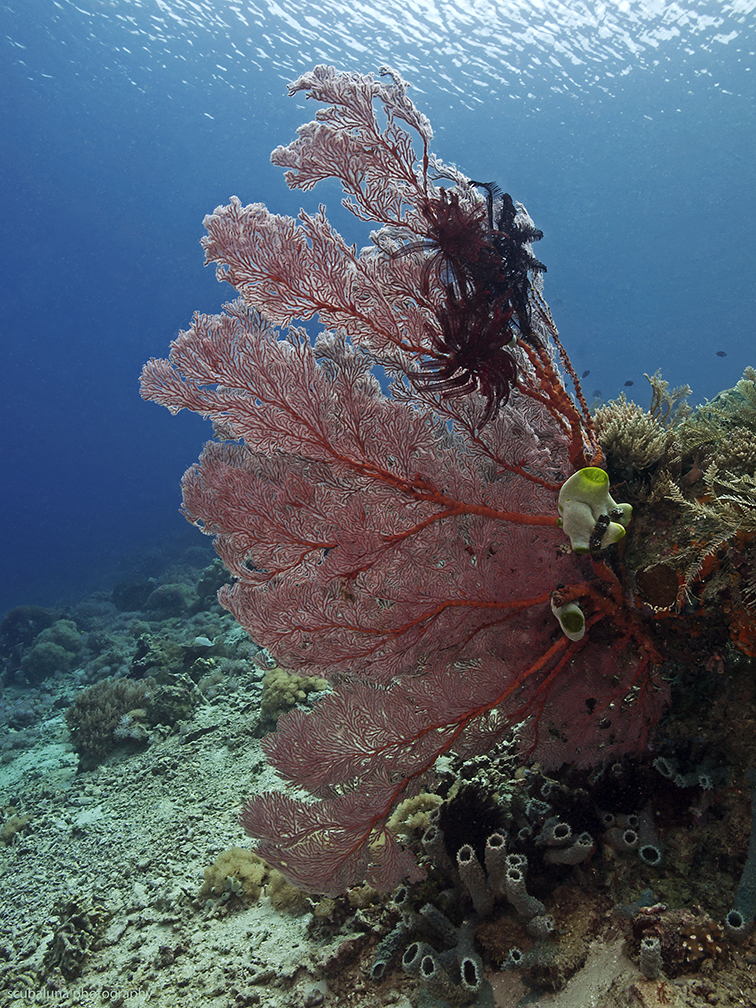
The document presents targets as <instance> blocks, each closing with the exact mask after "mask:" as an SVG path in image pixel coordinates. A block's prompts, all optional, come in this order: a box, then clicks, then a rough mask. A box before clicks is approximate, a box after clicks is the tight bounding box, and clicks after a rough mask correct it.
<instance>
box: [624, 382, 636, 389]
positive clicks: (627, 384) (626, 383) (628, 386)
mask: <svg viewBox="0 0 756 1008" xmlns="http://www.w3.org/2000/svg"><path fill="white" fill-rule="evenodd" d="M631 385H635V382H631V381H626V382H625V388H630V386H631Z"/></svg>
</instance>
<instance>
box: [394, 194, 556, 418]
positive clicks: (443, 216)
mask: <svg viewBox="0 0 756 1008" xmlns="http://www.w3.org/2000/svg"><path fill="white" fill-rule="evenodd" d="M474 185H479V186H481V188H484V189H485V190H486V193H487V203H488V213H487V214H486V211H485V208H484V207H483V206H482V205H481V204H478V205H477V206H472V207H470V206H469V205H468V206H465V205H463V204H462V203H461V202H460V199H459V196H458V194H457V193H455V192H451V191H447V190H445V189H441V191H440V195H439V196H437V197H433V198H429V199H428V200H427V202H426V205H425V207H424V214H425V217H426V220H427V221H428V234H427V239H426V240H425V241H423V242H420V243H418V244H415V245H411V246H407V247H406V248H404V249H402V250H401V253H399V254H402V255H407V254H411V253H415V252H419V251H422V252H425V253H427V259H426V263H425V270H424V277H425V284H426V288H427V289H429V288H430V286H431V279H432V278H435V279H436V280H437V281H438V282H440V284H441V286H442V288H443V290H444V294H445V298H444V303H443V306H442V308H441V310H440V311H439V312H438V315H437V318H438V323H439V327H440V331H439V329H436V328H434V329H433V332H432V346H433V350H432V354H431V356H429V357H428V358H426V359H425V360H424V361H423V363H422V370H423V373H422V374H420V375H418V376H417V377H416V378H415V384H416V385H417V386H418V387H421V388H428V389H431V390H432V391H434V392H438V393H440V394H441V395H442V396H443V397H444V398H450V397H453V396H461V395H468V394H469V393H470V392H473V391H475V390H476V389H477V390H478V391H479V392H480V393H481V395H483V396H484V397H485V399H486V407H485V410H484V411H483V415H482V417H481V419H480V421H479V423H480V426H483V425H484V424H486V423H487V422H488V421H489V420H490V419H491V418H492V417H494V416H495V415H496V413H497V412H498V410H499V408H500V407H501V406H502V405H504V404H505V403H506V401H507V399H508V398H509V393H510V391H511V389H512V386H513V385H515V384H516V382H517V364H516V361H515V359H514V357H513V355H512V354H511V353H510V352H509V351H508V350H507V349H506V348H507V345H508V344H512V343H513V342H514V340H516V339H517V337H520V338H522V339H524V340H525V341H526V342H528V343H530V344H531V345H533V346H537V345H538V342H539V341H538V337H537V336H536V334H535V333H534V332H533V328H532V325H531V318H530V284H531V282H530V276H531V275H532V274H534V273H541V272H543V271H544V270H545V269H546V267H545V266H544V265H543V264H542V263H540V262H539V261H538V260H537V259H536V258H535V257H534V256H533V254H532V252H531V251H530V244H531V242H534V241H538V240H539V239H540V238H542V237H543V233H542V232H541V231H538V230H537V229H536V228H534V227H533V225H532V223H531V222H530V220H529V218H527V217H526V216H525V215H524V214H519V213H518V210H517V207H516V206H515V204H514V202H513V200H512V197H511V196H510V195H509V194H508V193H502V192H501V191H500V189H499V188H498V186H496V185H495V183H492V182H484V183H477V182H476V183H474Z"/></svg>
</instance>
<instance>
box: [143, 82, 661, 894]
mask: <svg viewBox="0 0 756 1008" xmlns="http://www.w3.org/2000/svg"><path fill="white" fill-rule="evenodd" d="M300 89H306V90H307V91H308V92H309V94H310V96H311V97H314V98H316V99H319V100H322V101H328V102H330V103H331V105H330V107H329V108H327V109H325V110H324V111H322V112H321V113H319V114H318V120H317V122H316V123H311V124H309V126H307V127H303V129H302V130H300V131H299V137H298V139H297V140H296V141H295V142H294V144H292V145H291V146H290V147H288V148H278V149H277V150H276V151H275V152H274V155H273V159H274V161H276V163H278V164H281V165H283V166H285V167H287V168H288V172H287V179H288V181H289V184H290V185H292V186H299V187H300V188H303V189H307V188H310V187H311V186H312V185H314V184H315V183H316V182H317V181H319V180H320V179H321V178H324V177H326V176H327V175H333V176H336V177H337V178H339V179H340V180H341V182H342V184H343V186H344V189H345V191H346V193H347V199H346V201H345V205H346V206H347V207H348V208H349V209H351V210H352V211H353V213H354V214H355V215H356V216H357V217H359V218H360V219H361V220H371V221H373V222H375V223H376V224H377V225H378V227H379V229H378V230H377V231H375V232H374V233H373V235H372V244H371V245H370V246H368V247H367V248H365V249H363V250H362V251H360V252H357V250H356V249H355V248H354V247H352V246H349V245H347V244H346V243H345V242H344V240H343V239H342V238H341V237H340V236H339V235H338V234H337V233H336V232H335V231H334V230H333V229H332V228H331V226H330V225H329V223H328V221H327V219H326V217H325V214H324V212H323V210H322V208H321V210H320V211H319V212H318V213H317V214H316V215H315V216H310V215H307V214H305V213H302V214H300V218H299V222H297V221H295V220H293V219H292V218H288V217H279V216H276V215H274V214H271V213H270V212H269V211H268V210H267V209H266V208H265V207H263V206H262V205H261V204H253V205H251V206H248V207H243V206H242V204H241V203H240V201H239V200H236V199H233V200H232V201H231V203H230V204H229V206H227V207H222V208H218V209H217V210H216V211H215V212H214V214H212V215H211V216H210V217H209V218H207V219H206V222H205V223H206V227H207V229H208V237H207V238H206V239H205V241H204V245H205V250H206V255H207V259H208V261H210V262H214V263H216V264H217V266H218V273H219V276H220V278H221V279H224V280H227V281H228V282H230V283H231V284H233V286H234V287H235V288H236V289H237V291H238V293H239V295H240V296H239V299H238V300H236V301H234V302H233V303H231V304H228V305H226V306H225V308H224V311H223V312H222V313H221V314H218V315H200V314H198V315H196V316H195V317H194V320H193V324H192V326H191V328H190V329H189V330H187V331H186V332H182V333H181V334H180V335H179V337H178V339H176V340H175V341H174V343H173V344H172V347H171V354H170V358H169V359H168V360H152V361H150V362H149V363H148V364H147V365H146V366H145V369H144V372H143V376H142V391H143V395H144V396H145V398H148V399H152V400H154V401H156V402H159V403H162V404H163V405H165V406H167V407H168V408H169V409H170V410H171V411H173V412H177V411H178V410H180V409H183V408H187V409H191V410H194V411H196V412H198V413H200V414H201V415H202V416H205V417H208V418H210V419H211V420H212V421H213V423H214V425H215V429H216V434H217V438H218V439H217V440H216V441H213V442H210V443H209V444H207V445H206V446H205V449H204V451H203V453H202V456H201V458H200V460H199V462H198V463H197V464H196V465H194V466H192V467H191V469H189V471H188V472H187V473H186V475H185V476H184V480H183V491H184V509H185V513H186V515H187V517H188V518H189V520H190V521H192V522H193V523H195V524H197V525H198V526H199V527H200V528H202V529H203V531H204V532H205V533H207V534H209V535H212V536H214V537H215V544H216V548H217V550H218V553H219V555H220V556H221V557H222V559H223V561H224V563H225V565H226V566H227V567H228V569H229V571H230V572H231V573H232V574H233V576H234V583H233V585H232V586H230V587H227V588H224V589H222V591H221V593H220V600H221V602H222V603H223V605H225V606H226V607H227V608H228V609H230V610H231V612H233V613H234V615H235V616H236V618H237V620H238V621H239V623H240V624H241V625H242V626H243V627H244V628H245V629H246V630H247V631H248V632H249V633H250V635H251V636H252V637H253V639H254V640H255V641H257V642H258V643H260V644H262V645H264V646H265V647H267V648H268V649H269V651H270V652H271V653H272V654H274V655H275V656H276V658H277V660H278V661H279V662H280V663H281V664H283V665H284V666H286V667H289V668H292V669H296V670H298V671H301V672H302V673H306V674H318V675H325V676H328V677H329V678H330V679H331V681H332V684H333V688H332V691H331V692H330V693H328V694H326V695H325V696H324V697H322V699H320V700H319V701H318V702H316V703H315V705H314V707H313V709H312V710H311V711H309V712H307V713H306V712H304V711H299V710H295V711H293V712H291V713H289V714H287V715H285V716H284V717H283V718H281V719H280V721H279V725H278V731H277V732H276V733H274V734H273V735H271V736H268V738H267V739H265V740H264V742H263V746H264V749H265V751H266V753H267V755H268V758H269V759H270V761H271V763H272V764H273V765H274V766H275V767H276V768H277V770H278V772H279V773H280V774H281V776H282V777H284V778H285V779H286V780H288V781H290V782H291V783H292V784H295V785H297V786H298V788H299V789H300V793H299V796H298V797H295V796H294V795H282V794H276V793H272V794H267V795H263V796H257V797H254V798H252V799H251V800H250V802H249V803H248V804H247V805H246V806H245V810H244V813H243V817H242V821H243V824H244V826H245V828H246V829H247V831H248V832H249V833H250V834H251V835H252V836H253V837H255V838H256V839H257V841H258V850H259V852H260V853H261V854H262V856H263V857H265V858H266V860H268V861H269V862H270V863H271V864H274V865H276V866H277V867H279V868H280V869H281V871H282V872H283V873H284V875H285V876H286V877H287V878H289V880H290V881H292V882H294V883H295V884H296V885H298V886H300V887H301V888H304V889H307V890H310V891H313V892H322V893H332V894H333V893H339V892H342V891H343V890H344V889H345V888H347V887H348V886H350V885H353V884H356V883H358V882H360V881H362V880H363V879H364V878H367V879H368V880H369V881H370V882H371V883H372V884H373V885H375V886H376V887H378V888H381V889H390V888H392V887H393V886H394V885H396V884H397V883H398V882H399V881H400V880H401V879H402V878H403V877H408V878H410V879H413V878H417V877H418V872H419V869H418V867H417V865H416V863H415V861H414V859H413V856H412V853H411V852H410V851H409V850H406V849H404V848H403V847H402V846H401V845H400V844H399V843H398V842H397V840H396V838H395V837H393V835H392V834H391V833H390V831H389V830H388V828H387V825H386V823H387V820H388V817H389V815H390V813H391V810H392V809H393V808H394V807H395V805H396V804H397V803H398V802H399V801H400V800H402V799H403V798H405V797H407V796H408V795H410V794H413V793H416V792H417V791H418V790H419V789H420V788H421V787H423V786H427V785H428V783H429V781H430V780H431V779H432V771H433V767H434V764H435V763H436V760H437V759H438V757H439V756H440V755H442V754H443V753H444V752H449V751H454V752H456V753H457V754H458V755H459V756H461V757H462V758H466V757H469V756H472V755H474V754H477V753H481V752H485V751H486V750H487V749H488V748H490V747H491V746H492V745H493V744H494V743H495V742H497V741H498V740H499V739H501V738H502V737H503V736H504V735H505V733H509V732H511V731H512V730H513V729H515V728H516V729H517V731H518V733H519V736H520V738H521V742H522V746H523V751H524V752H532V753H535V754H537V755H538V757H539V758H540V759H541V760H542V761H543V762H544V763H546V764H548V765H550V766H554V765H557V764H558V763H560V762H562V761H564V760H570V761H573V762H576V763H578V764H581V765H590V764H592V763H595V762H597V761H598V760H600V759H602V758H604V757H606V756H607V755H609V754H611V753H616V752H622V751H628V750H632V749H634V748H637V747H638V746H639V745H641V744H642V742H643V739H644V737H645V735H646V733H647V731H648V730H649V728H650V726H651V725H652V724H653V723H654V721H655V719H656V718H657V717H658V716H659V712H660V710H661V708H662V706H663V703H664V700H665V692H664V689H663V687H662V686H661V685H660V683H658V682H657V680H656V676H655V671H654V669H655V664H656V661H657V658H656V655H655V652H654V650H653V648H652V646H651V645H650V644H649V642H648V641H647V640H646V638H645V636H644V635H643V633H642V632H641V630H640V628H639V626H638V625H637V624H636V622H635V621H634V620H633V618H632V617H631V615H630V614H628V613H627V611H626V610H625V607H624V603H623V598H622V591H621V588H620V585H619V582H618V580H617V578H616V576H615V575H614V574H613V572H612V571H611V569H610V568H609V566H608V565H607V564H606V563H605V562H603V561H602V560H595V561H594V560H593V559H591V558H590V557H582V558H579V557H576V556H575V555H574V554H573V553H571V552H569V550H567V549H565V543H566V540H565V537H564V536H563V534H562V532H561V531H560V529H559V528H558V519H557V508H556V498H557V494H558V491H559V487H560V485H561V483H562V482H563V481H564V480H565V479H566V478H567V477H568V476H569V475H570V474H571V473H572V472H573V471H574V469H575V468H576V467H580V466H582V465H586V464H589V463H591V462H593V461H596V460H597V459H598V458H599V456H598V454H597V448H596V441H595V436H594V434H593V430H592V426H591V423H590V418H589V417H588V414H587V410H586V409H585V404H584V402H583V401H582V398H581V397H580V395H579V392H578V394H577V398H576V400H573V399H572V398H571V397H570V396H569V395H568V393H567V391H566V389H565V387H564V384H563V381H562V378H561V373H560V370H559V367H558V364H557V361H558V360H559V359H561V360H562V363H563V364H564V365H565V367H568V362H567V361H566V355H564V352H563V350H562V349H561V345H560V344H559V340H558V336H557V333H556V330H555V328H554V327H553V322H552V321H551V316H550V314H549V312H548V308H547V307H546V305H545V302H544V301H543V299H542V296H541V294H540V289H539V288H538V287H537V285H534V286H533V288H532V290H531V302H530V305H529V311H530V318H531V324H532V326H533V331H534V338H533V341H532V343H531V344H530V345H528V344H526V343H523V342H521V343H520V344H519V345H517V346H513V347H511V348H510V349H509V350H508V351H507V352H508V353H511V355H512V359H513V361H514V362H515V366H516V371H517V375H518V378H517V384H516V386H515V387H513V388H512V389H511V390H510V392H509V397H508V401H507V402H506V405H504V404H503V401H502V402H501V403H500V404H497V406H499V405H500V408H498V409H496V410H492V408H491V402H490V399H487V397H486V395H485V394H481V393H480V392H479V391H477V390H476V389H475V388H474V387H473V386H472V385H470V387H467V386H465V394H464V395H455V396H451V397H449V396H447V395H445V394H444V390H443V389H438V388H437V389H434V388H433V386H432V384H431V385H428V384H427V383H423V382H419V381H417V376H418V375H419V374H420V373H421V370H422V367H421V365H422V362H423V361H424V360H426V359H427V357H428V355H432V353H433V347H434V341H435V340H436V337H437V336H438V334H439V333H441V331H442V319H443V317H444V312H445V311H447V310H448V304H449V297H450V289H449V286H450V285H449V283H448V282H446V281H445V279H444V270H443V268H442V266H441V265H440V264H439V262H438V255H437V252H436V251H434V250H433V249H432V248H430V247H429V246H428V242H429V238H431V237H432V235H430V232H429V227H428V217H427V214H426V213H424V212H423V211H424V208H426V207H427V200H428V199H429V198H430V196H432V195H435V196H437V195H438V193H439V192H440V190H439V189H438V188H436V186H435V181H438V177H437V176H441V175H443V176H444V177H446V178H450V179H452V180H453V181H454V182H455V190H454V191H455V200H456V202H457V204H458V205H459V206H461V207H464V208H467V209H469V208H471V207H474V206H476V205H477V204H478V203H480V202H481V199H482V198H481V197H480V196H479V195H478V194H477V193H476V191H475V189H474V187H473V186H472V185H471V184H470V183H469V182H468V181H467V180H466V179H464V177H463V176H461V175H460V173H459V172H457V171H456V170H455V169H451V168H444V167H443V166H440V165H439V163H438V162H437V161H435V160H434V159H433V157H432V155H431V154H430V152H429V149H428V144H429V141H430V138H431V132H430V127H429V125H428V123H427V120H426V119H425V117H424V116H422V115H421V113H419V112H417V110H416V109H415V108H414V106H413V105H412V104H411V102H409V100H408V98H407V95H406V85H404V83H403V82H402V81H401V80H400V79H399V78H398V76H397V75H395V74H393V73H390V74H389V79H388V82H379V81H376V80H375V79H374V78H373V77H372V76H371V75H360V74H341V73H338V72H337V71H335V70H333V69H332V68H327V67H318V68H316V69H315V70H314V71H312V73H310V74H307V75H305V76H304V77H302V78H301V79H300V80H299V81H297V82H296V83H295V84H293V85H292V88H291V90H292V91H297V90H300ZM376 102H378V103H379V104H380V106H381V108H382V110H383V112H384V114H385V122H386V125H385V126H383V127H380V126H379V124H378V120H377V117H376V113H375V109H374V106H375V103H376ZM405 126H408V127H410V128H411V129H412V130H413V131H414V133H415V135H416V137H417V138H418V139H419V141H420V146H421V151H420V153H419V155H417V156H416V154H415V151H414V149H413V145H412V136H411V134H410V133H408V132H407V130H406V129H405ZM432 178H434V180H432ZM484 217H485V215H484V214H481V213H469V214H468V218H469V220H470V222H471V225H470V226H474V227H480V228H484V227H485V223H484ZM484 240H486V239H485V235H484V234H482V233H481V234H480V235H478V236H477V238H476V241H478V242H480V241H484ZM408 248H409V249H410V251H409V252H405V253H402V254H396V253H397V251H400V252H401V250H402V249H405V250H406V249H408ZM432 256H435V257H436V261H435V263H434V266H433V268H432V269H428V268H426V266H427V261H428V259H429V257H432ZM471 275H473V274H472V273H471ZM452 293H453V294H454V297H457V295H458V291H454V292H452ZM315 316H317V318H318V320H319V322H320V324H321V326H322V327H323V329H322V332H321V333H320V335H318V337H317V338H316V339H315V341H314V342H312V341H311V340H310V339H309V337H308V336H307V334H306V333H305V332H304V331H303V330H301V329H297V328H290V329H288V331H285V330H284V331H282V330H281V329H279V328H277V327H287V326H291V325H292V323H293V322H295V321H296V320H307V319H312V318H314V317H315ZM376 365H380V366H381V367H382V368H383V369H384V371H385V372H387V373H388V374H389V376H390V378H391V386H390V389H389V393H388V394H386V393H384V392H383V391H382V389H381V386H380V384H379V382H378V381H377V379H376V377H375V374H374V369H375V366H376ZM465 382H467V379H465ZM468 384H469V382H468ZM555 591H556V592H557V594H558V601H559V604H564V603H566V602H568V601H577V602H579V604H580V605H581V607H582V609H583V612H584V613H585V616H586V626H587V631H588V632H587V633H586V635H585V637H584V638H583V639H582V640H581V641H571V640H568V639H567V638H566V637H565V636H564V635H563V634H562V632H561V630H560V628H559V625H558V623H557V622H556V620H555V619H554V617H553V615H552V613H551V608H550V600H551V597H552V594H553V593H554V592H555ZM303 792H304V794H303Z"/></svg>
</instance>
